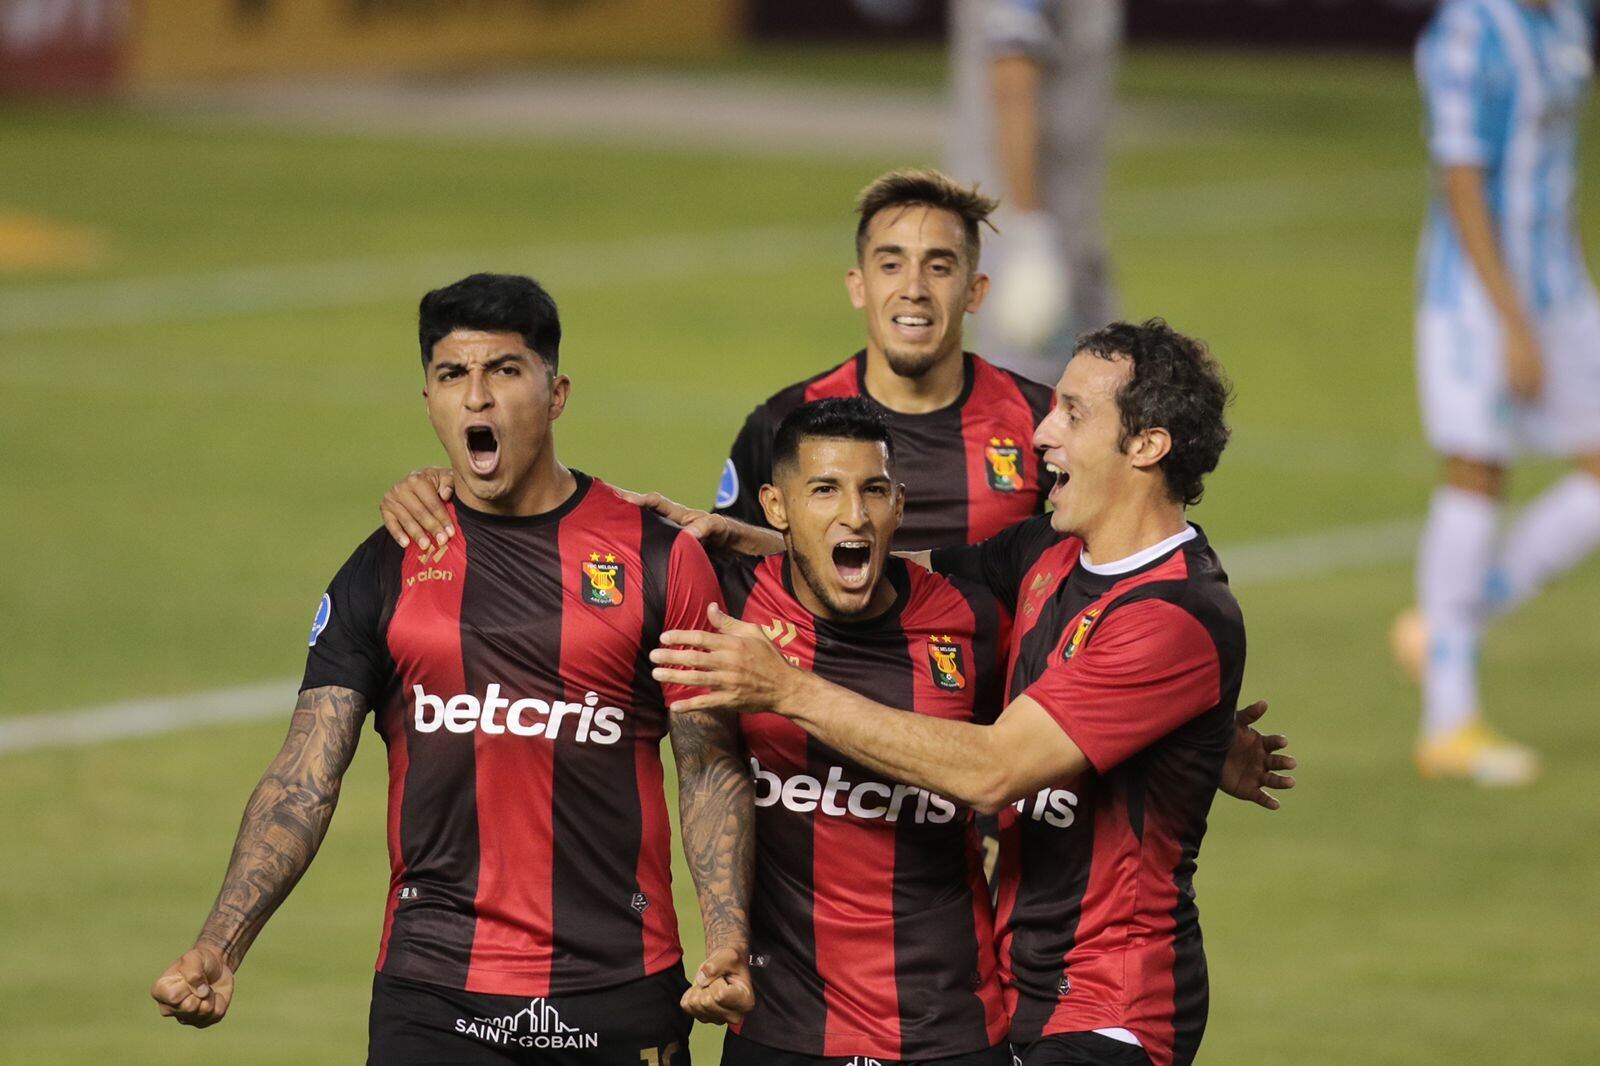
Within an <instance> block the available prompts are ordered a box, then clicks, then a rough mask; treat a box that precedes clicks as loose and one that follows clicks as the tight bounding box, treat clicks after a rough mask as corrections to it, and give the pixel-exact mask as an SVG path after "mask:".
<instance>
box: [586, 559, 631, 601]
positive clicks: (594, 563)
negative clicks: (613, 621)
mask: <svg viewBox="0 0 1600 1066" xmlns="http://www.w3.org/2000/svg"><path fill="white" fill-rule="evenodd" d="M627 576H628V572H627V569H626V568H625V567H624V566H623V565H622V564H621V563H619V562H617V557H616V556H615V555H612V554H611V553H610V552H607V553H606V554H604V555H601V554H600V553H599V552H590V553H589V559H588V561H587V562H585V563H584V564H583V602H584V603H587V604H588V605H589V606H591V607H621V606H622V598H623V596H624V595H626V593H627Z"/></svg>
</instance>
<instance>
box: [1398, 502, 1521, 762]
mask: <svg viewBox="0 0 1600 1066" xmlns="http://www.w3.org/2000/svg"><path fill="white" fill-rule="evenodd" d="M1499 518H1500V503H1499V501H1497V500H1493V499H1490V498H1489V497H1487V496H1480V495H1478V494H1477V493H1475V492H1468V491H1466V490H1465V489H1458V488H1454V487H1452V486H1449V485H1444V486H1441V487H1440V488H1438V489H1435V490H1434V493H1433V501H1432V503H1431V504H1430V505H1429V508H1428V523H1427V525H1426V526H1425V527H1424V528H1423V531H1422V545H1421V548H1420V549H1419V551H1418V555H1417V603H1418V605H1419V606H1420V607H1421V608H1422V614H1423V617H1424V618H1426V619H1427V623H1428V658H1427V661H1426V662H1425V663H1424V664H1423V670H1422V734H1423V736H1424V737H1436V736H1439V735H1441V734H1443V733H1446V732H1449V731H1451V730H1454V729H1458V728H1460V727H1461V726H1462V725H1464V724H1466V722H1467V721H1468V720H1469V719H1471V718H1472V716H1473V715H1475V714H1476V713H1477V711H1478V636H1479V634H1480V632H1481V631H1482V629H1483V616H1484V606H1485V600H1486V596H1485V590H1486V589H1487V587H1488V578H1489V571H1490V568H1491V567H1492V565H1493V562H1494V548H1495V532H1496V526H1497V525H1498V523H1499Z"/></svg>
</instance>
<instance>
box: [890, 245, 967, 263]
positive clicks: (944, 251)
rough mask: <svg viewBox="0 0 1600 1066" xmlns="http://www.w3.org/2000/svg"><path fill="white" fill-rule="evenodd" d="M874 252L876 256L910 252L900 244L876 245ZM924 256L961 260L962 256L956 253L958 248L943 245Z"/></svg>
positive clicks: (931, 249)
mask: <svg viewBox="0 0 1600 1066" xmlns="http://www.w3.org/2000/svg"><path fill="white" fill-rule="evenodd" d="M872 254H873V255H874V256H879V255H902V256H903V255H907V254H908V253H907V252H906V250H905V246H904V245H899V244H880V245H877V246H876V247H874V248H873V249H872ZM923 258H925V259H955V260H959V259H960V258H961V257H960V256H959V255H957V254H956V250H955V249H954V248H943V247H940V248H929V249H928V251H927V253H926V254H925V255H924V256H923Z"/></svg>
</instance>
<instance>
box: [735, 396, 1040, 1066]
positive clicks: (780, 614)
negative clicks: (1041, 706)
mask: <svg viewBox="0 0 1600 1066" xmlns="http://www.w3.org/2000/svg"><path fill="white" fill-rule="evenodd" d="M898 462H899V458H898V453H897V452H896V445H895V443H894V442H893V441H892V440H891V438H890V432H889V429H888V426H887V424H886V422H885V420H884V418H883V415H882V412H881V409H879V408H878V406H877V405H876V404H873V403H872V402H870V401H869V400H867V399H865V398H863V397H859V396H858V397H848V398H842V399H830V400H822V401H819V402H816V403H810V404H805V405H802V406H800V407H798V408H796V409H795V410H793V411H791V412H790V413H789V414H788V415H786V416H785V417H784V419H783V421H782V423H781V424H780V425H779V427H778V433H777V438H776V441H775V442H774V445H773V476H772V481H771V483H769V484H768V485H766V486H765V487H763V489H762V491H761V501H762V504H763V505H764V506H765V508H766V511H767V516H768V518H769V520H770V522H771V524H772V525H773V526H775V527H776V528H778V529H780V530H782V531H783V538H784V543H785V545H786V551H785V552H784V553H782V554H777V555H769V556H766V557H765V558H761V557H756V556H728V555H714V556H713V563H714V565H715V566H716V567H717V570H718V576H719V577H720V578H721V582H722V588H723V595H724V596H725V597H726V603H727V604H728V611H729V613H730V614H731V615H732V616H733V617H736V618H744V619H746V620H748V621H750V622H751V623H753V624H755V625H757V626H760V627H761V629H762V630H763V631H764V632H765V633H766V634H767V636H768V637H769V638H770V639H771V640H772V642H773V643H774V644H775V645H776V646H777V647H778V648H779V650H780V651H781V653H782V654H783V655H784V657H785V658H787V659H788V660H789V661H790V662H793V663H796V664H797V665H799V666H800V667H801V668H803V669H806V670H810V671H812V672H814V673H815V674H816V675H817V676H819V677H826V678H828V679H829V680H831V681H833V682H835V683H837V684H839V685H841V686H843V687H844V688H846V689H849V690H850V691H851V692H854V693H857V694H859V695H861V696H864V697H867V698H869V699H872V700H876V701H879V702H885V703H892V704H894V705H896V706H903V707H907V708H910V709H911V710H912V711H914V713H916V714H919V715H930V716H934V717H938V718H945V719H950V720H954V721H992V720H993V717H994V715H995V713H996V712H997V711H998V709H999V697H1000V687H1001V675H1002V670H1003V659H1004V647H1005V633H1006V626H1005V623H1004V620H1003V612H1001V611H1000V610H999V607H998V604H996V603H995V601H994V599H993V597H991V596H990V595H989V593H988V591H987V590H986V589H984V588H982V587H981V586H978V585H972V584H965V583H960V582H954V581H950V580H946V579H944V578H941V577H938V576H936V575H934V574H931V573H928V572H927V571H926V570H924V569H922V568H920V567H917V566H914V565H913V566H908V565H907V563H906V562H905V561H904V560H903V559H899V558H893V557H891V556H890V554H889V544H890V542H891V540H892V539H893V537H894V533H895V526H896V525H897V524H898V523H899V521H900V517H901V514H902V509H903V504H904V496H903V495H902V493H901V488H900V485H899V484H898V482H897V481H896V475H895V471H896V468H897V465H898ZM740 727H741V733H742V739H743V742H744V746H745V751H746V754H747V755H748V756H749V760H750V767H751V770H752V773H753V775H754V778H755V804H756V864H755V887H754V890H753V892H752V896H751V904H750V953H751V960H752V962H751V970H750V974H751V979H752V981H753V984H754V988H755V994H756V1006H755V1008H754V1009H753V1010H752V1011H751V1012H750V1013H749V1014H748V1015H747V1016H746V1017H745V1019H744V1021H743V1023H742V1024H741V1025H739V1026H737V1027H735V1028H734V1030H733V1031H731V1032H730V1033H729V1035H728V1037H727V1041H726V1043H725V1044H724V1054H723V1062H724V1063H725V1064H727V1066H823V1064H835V1063H839V1062H841V1061H843V1060H845V1059H846V1058H849V1059H850V1060H851V1061H854V1062H866V1061H878V1062H886V1063H887V1062H893V1063H924V1062H938V1063H940V1064H944V1066H1010V1063H1011V1054H1010V1051H1009V1049H1008V1048H1007V1046H1006V1034H1007V1030H1008V1027H1009V1020H1008V1019H1007V1017H1006V1012H1005V1007H1004V1004H1003V1002H1002V999H1001V992H1000V982H999V976H998V968H997V966H996V964H995V956H994V927H993V916H992V912H991V909H990V905H989V893H988V888H987V886H986V885H985V883H984V879H983V872H982V864H981V859H980V852H979V850H978V842H977V837H976V835H975V834H974V832H973V827H972V822H971V818H970V814H969V812H968V811H967V810H965V809H963V808H959V807H958V806H957V805H956V804H955V803H952V802H951V801H949V800H947V799H945V798H944V797H942V796H939V795H936V794H934V793H932V792H929V791H927V790H924V789H917V788H913V787H911V786H908V785H900V784H894V783H891V782H887V781H885V780H884V779H883V778H882V777H881V775H878V774H876V773H873V772H872V771H869V770H867V769H865V768H863V767H862V766H861V765H860V764H858V763H856V762H855V761H854V760H851V759H849V758H846V757H845V756H843V755H841V754H839V753H838V752H837V751H834V750H833V749H831V748H829V747H828V746H827V745H825V744H822V743H819V742H817V741H815V740H810V739H808V738H807V736H806V734H805V732H804V731H803V730H802V729H800V727H799V726H797V725H795V724H794V723H793V722H789V721H786V720H784V719H782V718H779V717H778V716H776V715H757V716H748V717H745V718H743V719H742V720H741V722H740Z"/></svg>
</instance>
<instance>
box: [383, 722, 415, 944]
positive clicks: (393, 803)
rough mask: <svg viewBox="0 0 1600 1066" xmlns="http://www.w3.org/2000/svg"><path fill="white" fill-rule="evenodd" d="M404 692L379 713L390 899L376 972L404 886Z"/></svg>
mask: <svg viewBox="0 0 1600 1066" xmlns="http://www.w3.org/2000/svg"><path fill="white" fill-rule="evenodd" d="M406 706H407V704H406V693H405V692H403V691H397V692H395V693H394V694H393V695H392V696H391V697H390V699H389V703H388V704H387V705H386V706H384V707H383V709H382V710H381V711H379V714H378V726H379V728H378V731H379V733H381V734H382V735H383V739H384V743H385V744H386V745H387V746H388V753H389V817H388V837H389V898H388V900H387V902H385V904H384V907H383V936H382V938H381V939H380V940H379V941H378V969H379V970H382V969H383V964H384V961H385V960H386V959H387V958H388V957H389V935H390V933H391V932H392V931H393V929H394V911H395V907H396V905H397V904H398V903H399V900H400V887H401V886H402V885H404V884H405V879H406V863H405V856H404V855H403V854H402V852H401V848H400V814H401V811H400V801H401V799H402V798H403V797H404V796H405V791H406V770H407V767H408V764H409V756H408V754H407V750H406Z"/></svg>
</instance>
